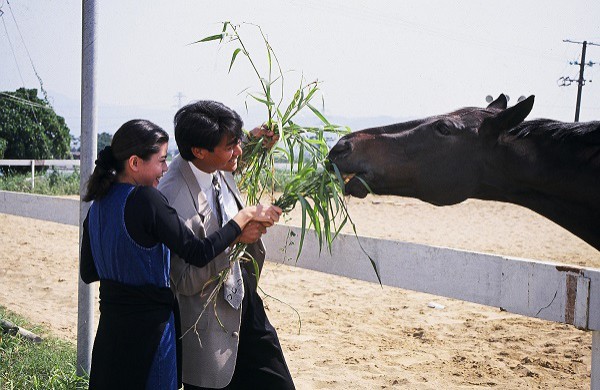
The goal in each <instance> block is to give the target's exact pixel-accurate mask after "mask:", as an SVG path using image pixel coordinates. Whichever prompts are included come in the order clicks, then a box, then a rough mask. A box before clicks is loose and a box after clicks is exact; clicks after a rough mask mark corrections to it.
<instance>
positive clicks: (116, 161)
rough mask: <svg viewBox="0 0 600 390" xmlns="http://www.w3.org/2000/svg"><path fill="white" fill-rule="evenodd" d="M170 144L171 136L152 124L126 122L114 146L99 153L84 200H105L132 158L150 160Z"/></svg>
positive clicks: (143, 121) (140, 120)
mask: <svg viewBox="0 0 600 390" xmlns="http://www.w3.org/2000/svg"><path fill="white" fill-rule="evenodd" d="M166 142H169V134H167V132H166V131H164V130H163V129H162V128H161V127H160V126H157V125H155V124H154V123H152V122H150V121H147V120H144V119H134V120H130V121H129V122H126V123H124V124H123V125H122V126H121V127H120V128H119V130H117V132H116V133H115V135H114V136H113V138H112V142H111V144H110V146H107V147H105V148H104V149H103V150H102V151H101V152H100V153H99V154H98V159H97V160H96V167H95V168H94V172H93V173H92V175H91V176H90V179H89V180H88V183H87V193H86V194H85V196H84V197H83V200H84V201H86V202H89V201H92V200H95V199H100V198H102V197H103V196H104V195H106V194H107V192H108V190H109V189H110V186H111V185H112V183H113V182H114V181H115V180H116V178H117V175H119V173H121V172H123V170H124V169H125V161H126V160H128V159H129V157H131V156H133V155H135V156H138V157H139V158H141V159H142V160H146V161H147V160H148V159H149V158H150V156H152V155H153V154H155V153H157V152H158V151H159V150H160V147H161V146H162V145H163V144H164V143H166Z"/></svg>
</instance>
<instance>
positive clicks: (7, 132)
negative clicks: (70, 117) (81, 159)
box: [0, 88, 71, 159]
mask: <svg viewBox="0 0 600 390" xmlns="http://www.w3.org/2000/svg"><path fill="white" fill-rule="evenodd" d="M37 94H38V91H37V89H25V88H19V89H17V90H16V91H15V92H0V157H1V158H5V159H64V158H68V157H69V156H70V141H71V136H70V134H69V128H68V127H67V125H66V123H65V120H64V118H63V117H61V116H58V115H57V114H56V113H55V112H54V109H53V108H52V106H50V104H49V103H48V101H46V100H42V99H40V98H38V96H37Z"/></svg>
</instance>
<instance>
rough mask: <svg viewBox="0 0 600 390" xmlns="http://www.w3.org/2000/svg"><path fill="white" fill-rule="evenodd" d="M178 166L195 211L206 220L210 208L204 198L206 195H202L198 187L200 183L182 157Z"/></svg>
mask: <svg viewBox="0 0 600 390" xmlns="http://www.w3.org/2000/svg"><path fill="white" fill-rule="evenodd" d="M178 168H179V171H180V172H181V176H182V177H183V180H184V181H185V184H186V186H187V188H188V190H189V191H190V195H191V196H192V200H193V201H194V207H195V208H196V211H197V212H198V214H200V215H201V216H202V219H203V220H206V218H207V217H208V215H209V214H210V213H211V212H212V210H211V208H210V205H209V204H208V201H207V200H206V195H204V192H202V190H201V189H200V185H199V184H198V180H196V176H195V175H194V172H192V168H191V167H190V164H189V163H188V162H187V161H185V160H184V159H180V160H179V166H178Z"/></svg>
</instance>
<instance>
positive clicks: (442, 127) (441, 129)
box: [435, 121, 450, 135]
mask: <svg viewBox="0 0 600 390" xmlns="http://www.w3.org/2000/svg"><path fill="white" fill-rule="evenodd" d="M435 130H436V131H437V132H438V133H440V134H442V135H450V126H449V125H448V124H447V123H446V122H443V121H440V122H437V123H436V124H435Z"/></svg>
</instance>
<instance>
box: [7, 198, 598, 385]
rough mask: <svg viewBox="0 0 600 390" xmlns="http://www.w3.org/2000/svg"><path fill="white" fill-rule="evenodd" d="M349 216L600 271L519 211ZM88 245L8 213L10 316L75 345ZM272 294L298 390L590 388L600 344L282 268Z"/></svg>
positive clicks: (402, 209) (401, 233)
mask: <svg viewBox="0 0 600 390" xmlns="http://www.w3.org/2000/svg"><path fill="white" fill-rule="evenodd" d="M350 212H351V215H352V217H353V218H354V220H355V222H356V225H357V228H358V231H359V234H360V235H365V236H372V237H384V238H390V239H397V240H402V241H410V242H419V243H425V244H430V245H438V246H447V247H453V248H461V249H468V250H475V251H482V252H490V253H498V254H505V255H511V256H517V257H525V258H533V259H540V260H551V261H558V262H563V263H569V264H576V265H584V266H590V267H597V268H600V252H598V251H596V250H594V249H593V248H592V247H590V246H589V245H587V244H585V243H584V242H582V241H581V240H579V239H578V238H576V237H574V236H573V235H571V234H570V233H568V232H566V231H565V230H564V229H562V228H560V227H558V226H556V225H554V224H553V223H551V222H549V221H547V220H545V219H544V218H542V217H539V216H537V215H536V214H534V213H533V212H531V211H529V210H526V209H523V208H520V207H517V206H512V205H508V204H501V203H495V202H481V201H473V200H470V201H467V202H464V203H462V204H459V205H456V206H452V207H444V208H436V207H433V206H431V205H428V204H424V203H421V202H419V201H416V200H412V199H404V198H394V197H374V196H369V197H367V198H366V199H364V200H359V199H350ZM296 221H297V216H293V218H292V220H291V221H288V223H290V224H294V223H295V222H296ZM78 234H79V231H78V228H76V227H72V226H66V225H61V224H56V223H49V222H42V221H36V220H31V219H27V218H21V217H14V216H9V215H4V214H0V305H3V306H6V307H7V308H8V309H10V310H12V311H15V312H17V313H19V314H21V315H23V316H25V317H27V318H29V319H30V320H32V321H33V322H35V323H41V324H45V325H47V326H48V327H49V328H50V329H51V332H52V333H53V334H55V335H58V336H59V337H63V338H65V339H70V340H75V338H76V322H77V280H78V279H77V261H78V256H77V251H78V245H77V242H78ZM261 284H262V287H263V289H264V291H265V293H267V294H269V295H271V296H273V297H274V298H276V299H274V298H270V297H265V305H266V307H267V310H268V313H269V317H270V319H271V322H272V323H273V324H274V325H275V326H276V327H277V329H278V332H279V336H280V339H281V342H282V345H283V348H284V350H285V354H286V358H287V360H288V365H289V367H290V370H291V372H292V375H293V376H294V379H295V382H296V385H297V387H298V388H299V389H389V388H398V389H436V390H439V389H482V388H496V389H589V380H590V363H591V334H590V333H587V332H583V331H580V330H577V329H575V328H573V327H572V326H567V325H561V324H557V323H552V322H546V321H541V320H535V319H531V318H527V317H522V316H517V315H513V314H509V313H506V312H500V311H499V310H498V309H495V308H490V307H485V306H480V305H475V304H470V303H466V302H462V301H457V300H452V299H446V298H441V297H436V296H432V295H427V294H422V293H415V292H411V291H407V290H401V289H396V288H390V287H384V288H381V287H380V286H378V285H375V284H371V283H366V282H361V281H356V280H351V279H347V278H342V277H337V276H331V275H327V274H322V273H318V272H314V271H308V270H303V269H300V268H295V267H292V266H286V265H276V264H273V263H267V264H266V266H265V270H264V273H263V277H262V278H261ZM283 286H287V288H283ZM282 302H285V304H284V303H282ZM429 302H435V303H438V304H441V305H443V306H444V308H443V309H433V308H430V307H428V305H427V304H428V303H429ZM96 319H97V317H96ZM300 324H301V326H300Z"/></svg>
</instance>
